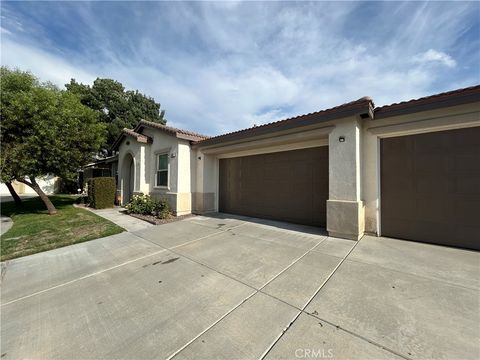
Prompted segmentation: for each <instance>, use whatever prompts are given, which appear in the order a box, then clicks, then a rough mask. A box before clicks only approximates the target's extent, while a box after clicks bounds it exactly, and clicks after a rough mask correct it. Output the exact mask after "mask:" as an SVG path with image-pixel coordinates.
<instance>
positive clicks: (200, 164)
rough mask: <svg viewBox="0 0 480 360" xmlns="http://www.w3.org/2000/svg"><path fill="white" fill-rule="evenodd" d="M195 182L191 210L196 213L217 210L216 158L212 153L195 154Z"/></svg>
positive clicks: (199, 152)
mask: <svg viewBox="0 0 480 360" xmlns="http://www.w3.org/2000/svg"><path fill="white" fill-rule="evenodd" d="M196 159H197V160H196V161H197V164H196V165H197V166H196V184H195V192H194V193H193V200H194V201H193V203H194V204H193V211H194V212H195V213H197V214H202V213H207V212H212V211H217V210H218V209H217V208H216V201H217V200H216V192H217V185H218V181H217V180H218V168H217V164H218V160H217V159H216V158H215V156H213V155H206V154H203V153H202V152H201V151H197V154H196Z"/></svg>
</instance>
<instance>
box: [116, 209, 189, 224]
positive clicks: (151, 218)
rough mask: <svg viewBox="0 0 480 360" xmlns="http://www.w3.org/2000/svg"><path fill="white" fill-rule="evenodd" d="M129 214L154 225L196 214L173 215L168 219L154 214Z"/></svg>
mask: <svg viewBox="0 0 480 360" xmlns="http://www.w3.org/2000/svg"><path fill="white" fill-rule="evenodd" d="M125 213H126V212H125ZM128 215H130V216H133V217H134V218H137V219H140V220H143V221H146V222H149V223H150V224H153V225H162V224H168V223H171V222H175V221H180V220H183V219H187V218H190V217H193V216H195V215H194V214H187V215H180V216H172V217H171V218H168V219H159V218H157V217H155V216H153V215H140V214H128Z"/></svg>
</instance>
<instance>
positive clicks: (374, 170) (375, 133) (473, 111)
mask: <svg viewBox="0 0 480 360" xmlns="http://www.w3.org/2000/svg"><path fill="white" fill-rule="evenodd" d="M470 126H480V104H478V103H476V104H475V103H474V104H468V105H460V106H455V107H450V108H443V109H437V110H430V111H423V112H417V113H413V114H408V115H402V116H395V117H389V118H384V119H378V120H376V119H374V120H364V122H363V128H364V130H363V132H362V145H363V146H362V153H361V155H362V159H363V161H362V178H363V181H362V198H363V200H364V203H365V232H367V233H372V234H381V198H380V191H381V189H380V148H379V146H380V139H381V138H385V137H392V136H402V135H411V134H419V133H425V132H432V131H442V130H452V129H459V128H464V127H470Z"/></svg>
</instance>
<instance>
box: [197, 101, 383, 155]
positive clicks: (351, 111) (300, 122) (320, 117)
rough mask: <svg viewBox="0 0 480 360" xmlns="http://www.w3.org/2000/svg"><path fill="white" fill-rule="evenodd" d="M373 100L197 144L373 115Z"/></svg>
mask: <svg viewBox="0 0 480 360" xmlns="http://www.w3.org/2000/svg"><path fill="white" fill-rule="evenodd" d="M373 107H374V104H373V101H372V99H370V98H369V97H368V96H365V97H362V98H361V99H358V100H355V101H352V102H349V103H346V104H342V105H339V106H335V107H333V108H329V109H325V110H321V111H316V112H312V113H309V114H305V115H299V116H295V117H292V118H288V119H284V120H279V121H275V122H271V123H268V124H263V125H259V126H254V127H251V128H247V129H243V130H238V131H234V132H230V133H227V134H223V135H218V136H214V137H211V138H208V139H205V140H200V141H197V142H195V145H198V146H204V145H214V144H218V143H221V142H224V141H235V140H240V139H243V138H248V137H251V136H258V135H264V134H268V133H271V132H276V131H281V130H288V129H291V128H294V127H300V126H308V125H312V124H315V123H318V122H324V121H329V120H333V119H338V118H342V117H346V116H350V115H355V114H360V115H364V116H365V117H367V116H372V115H373Z"/></svg>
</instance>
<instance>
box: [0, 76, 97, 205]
mask: <svg viewBox="0 0 480 360" xmlns="http://www.w3.org/2000/svg"><path fill="white" fill-rule="evenodd" d="M0 82H1V83H0V90H1V93H2V97H1V99H0V120H1V123H0V124H1V125H0V130H1V141H2V143H1V147H2V148H1V156H0V170H1V173H0V177H1V180H2V181H3V182H5V183H8V182H11V181H13V180H17V181H20V182H22V183H24V184H26V185H28V186H30V187H31V188H32V189H34V190H35V192H36V193H37V194H38V195H39V196H40V198H41V199H42V200H43V202H44V203H45V205H46V207H47V209H48V212H49V213H50V214H54V213H56V209H55V207H54V205H53V204H52V202H51V201H50V199H49V198H48V197H47V196H46V195H45V193H44V192H43V191H42V189H41V188H40V186H39V185H38V182H37V179H38V178H40V177H43V176H46V175H47V174H52V175H55V176H59V177H62V178H64V179H73V178H75V177H76V176H77V170H78V169H79V168H80V167H81V166H83V165H85V164H87V163H88V162H90V161H92V159H93V157H94V155H95V154H96V153H97V152H98V151H99V149H100V147H101V145H102V144H103V143H104V141H105V133H106V131H105V125H104V124H102V123H101V122H99V121H98V114H97V113H96V112H95V111H93V110H91V109H89V108H88V107H86V106H84V105H83V104H82V103H81V102H80V99H79V97H78V96H77V95H75V94H73V93H71V92H68V91H61V90H59V89H58V88H56V87H55V86H53V85H51V84H48V83H46V84H45V83H43V84H42V83H40V82H39V81H38V79H37V78H35V77H34V76H33V75H32V74H30V73H28V72H23V71H19V70H10V69H8V68H6V67H2V68H1V71H0Z"/></svg>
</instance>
